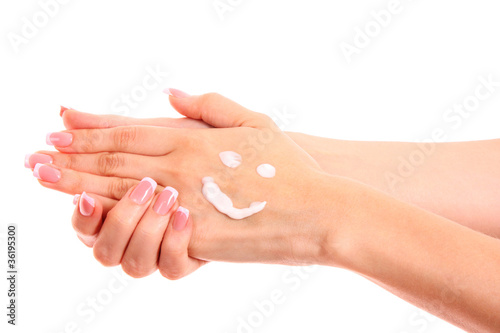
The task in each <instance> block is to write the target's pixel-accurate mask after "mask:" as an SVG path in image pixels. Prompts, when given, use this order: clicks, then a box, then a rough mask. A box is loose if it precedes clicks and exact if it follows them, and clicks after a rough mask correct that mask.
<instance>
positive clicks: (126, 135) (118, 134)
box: [113, 126, 137, 149]
mask: <svg viewBox="0 0 500 333" xmlns="http://www.w3.org/2000/svg"><path fill="white" fill-rule="evenodd" d="M136 138H137V128H136V127H132V126H130V127H121V128H117V129H116V130H115V131H114V137H113V141H114V144H115V146H116V147H117V148H118V149H124V148H127V147H129V146H131V145H132V143H133V142H134V141H135V140H136Z"/></svg>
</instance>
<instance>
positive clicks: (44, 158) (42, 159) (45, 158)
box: [24, 154, 52, 169]
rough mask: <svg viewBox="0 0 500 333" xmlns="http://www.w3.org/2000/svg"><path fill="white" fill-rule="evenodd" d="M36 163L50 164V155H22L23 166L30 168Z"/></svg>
mask: <svg viewBox="0 0 500 333" xmlns="http://www.w3.org/2000/svg"><path fill="white" fill-rule="evenodd" d="M37 163H42V164H50V163H52V156H50V155H45V154H27V155H26V156H25V157H24V166H25V167H26V168H28V169H31V168H32V167H34V166H35V165H36V164H37Z"/></svg>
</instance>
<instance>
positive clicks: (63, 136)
mask: <svg viewBox="0 0 500 333" xmlns="http://www.w3.org/2000/svg"><path fill="white" fill-rule="evenodd" d="M45 141H46V142H47V144H48V145H51V146H57V147H67V146H69V145H70V144H71V142H73V134H71V133H67V132H54V133H48V134H47V137H46V139H45Z"/></svg>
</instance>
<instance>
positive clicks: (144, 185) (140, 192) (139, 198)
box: [130, 177, 156, 205]
mask: <svg viewBox="0 0 500 333" xmlns="http://www.w3.org/2000/svg"><path fill="white" fill-rule="evenodd" d="M155 189H156V182H155V181H154V180H152V179H151V178H149V177H145V178H143V179H142V180H141V182H140V183H139V185H137V187H136V188H135V189H134V190H133V191H132V193H130V199H132V201H133V202H135V203H136V204H138V205H142V204H143V203H145V202H146V201H148V200H149V199H150V198H151V197H152V196H153V194H154V193H155Z"/></svg>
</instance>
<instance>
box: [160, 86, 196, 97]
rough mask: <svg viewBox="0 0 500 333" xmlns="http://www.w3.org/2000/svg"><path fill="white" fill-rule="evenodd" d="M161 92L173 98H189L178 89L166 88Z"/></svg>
mask: <svg viewBox="0 0 500 333" xmlns="http://www.w3.org/2000/svg"><path fill="white" fill-rule="evenodd" d="M163 92H164V93H165V94H167V95H170V96H174V97H177V98H186V97H191V95H189V94H188V93H185V92H184V91H180V90H179V89H174V88H166V89H164V90H163Z"/></svg>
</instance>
